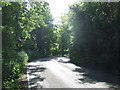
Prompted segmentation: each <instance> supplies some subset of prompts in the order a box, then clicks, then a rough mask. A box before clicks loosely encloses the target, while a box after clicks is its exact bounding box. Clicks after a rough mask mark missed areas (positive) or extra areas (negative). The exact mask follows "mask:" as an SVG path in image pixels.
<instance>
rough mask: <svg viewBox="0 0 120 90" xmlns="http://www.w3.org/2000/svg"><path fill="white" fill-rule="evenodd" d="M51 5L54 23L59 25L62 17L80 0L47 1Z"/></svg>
mask: <svg viewBox="0 0 120 90" xmlns="http://www.w3.org/2000/svg"><path fill="white" fill-rule="evenodd" d="M46 1H47V2H48V3H49V5H50V10H51V14H52V16H53V18H54V22H53V23H58V21H59V20H60V16H61V15H63V14H64V13H65V12H67V11H68V10H69V5H70V4H73V3H75V2H77V1H78V0H46Z"/></svg>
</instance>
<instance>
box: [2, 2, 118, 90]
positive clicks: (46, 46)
mask: <svg viewBox="0 0 120 90" xmlns="http://www.w3.org/2000/svg"><path fill="white" fill-rule="evenodd" d="M119 4H120V3H107V2H106V3H105V2H96V3H93V2H92V3H90V2H89V3H87V2H86V3H76V4H73V5H71V6H70V11H69V12H68V13H67V14H65V15H63V16H61V21H60V22H59V23H58V24H55V25H53V23H52V22H53V19H52V15H51V13H50V9H49V4H48V3H47V2H29V3H27V2H23V3H20V2H10V3H8V2H2V19H3V20H2V44H3V50H2V58H3V63H2V65H3V67H2V68H3V73H2V74H3V75H2V76H3V88H10V89H17V88H19V87H20V86H19V82H18V78H19V77H20V76H21V74H22V73H23V71H24V69H25V65H26V64H27V62H28V61H32V60H35V59H39V58H41V57H50V56H68V54H69V56H70V59H71V62H73V63H76V64H78V65H81V66H85V67H91V68H94V69H100V70H105V71H110V72H111V73H114V74H117V72H118V68H119V65H118V64H119V63H118V56H119V55H118V52H119V51H118V50H119V46H118V43H119V41H118V39H119V36H118V35H119V29H120V26H119V25H118V24H119V17H120V13H119V11H120V6H119Z"/></svg>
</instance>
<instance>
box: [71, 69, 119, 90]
mask: <svg viewBox="0 0 120 90" xmlns="http://www.w3.org/2000/svg"><path fill="white" fill-rule="evenodd" d="M73 72H79V74H78V80H79V81H80V82H81V83H90V84H96V83H97V82H105V83H108V84H109V85H110V87H109V88H113V89H117V88H118V76H111V75H109V74H107V73H102V72H98V71H94V70H88V69H85V68H75V69H74V70H73ZM79 76H82V78H79Z"/></svg>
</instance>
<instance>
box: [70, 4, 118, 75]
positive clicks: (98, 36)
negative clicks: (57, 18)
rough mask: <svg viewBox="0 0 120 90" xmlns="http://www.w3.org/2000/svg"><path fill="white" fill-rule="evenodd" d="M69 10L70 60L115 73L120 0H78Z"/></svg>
mask: <svg viewBox="0 0 120 90" xmlns="http://www.w3.org/2000/svg"><path fill="white" fill-rule="evenodd" d="M70 11H71V13H72V14H71V16H70V21H71V22H70V26H71V27H72V29H71V30H72V32H73V34H74V35H73V36H74V41H73V45H72V48H71V51H70V58H71V59H72V62H74V63H76V64H79V65H83V66H87V67H92V68H95V69H101V70H106V71H110V72H111V73H116V74H117V73H118V68H119V67H118V66H119V65H118V56H119V55H118V50H119V49H118V48H119V46H118V43H119V41H118V38H119V37H118V34H119V31H118V30H119V29H120V26H119V25H118V22H119V17H120V13H119V11H120V6H119V3H105V2H99V3H91V2H89V3H77V4H74V5H72V6H71V7H70Z"/></svg>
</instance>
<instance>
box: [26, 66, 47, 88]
mask: <svg viewBox="0 0 120 90" xmlns="http://www.w3.org/2000/svg"><path fill="white" fill-rule="evenodd" d="M44 70H46V68H45V67H43V66H41V65H28V66H27V74H28V77H27V78H28V85H29V88H31V89H33V88H42V84H41V83H42V82H43V80H44V79H45V77H43V76H42V75H41V72H43V71H44Z"/></svg>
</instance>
